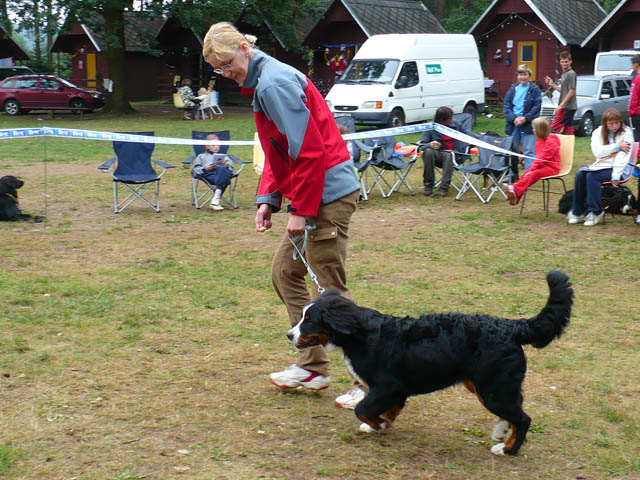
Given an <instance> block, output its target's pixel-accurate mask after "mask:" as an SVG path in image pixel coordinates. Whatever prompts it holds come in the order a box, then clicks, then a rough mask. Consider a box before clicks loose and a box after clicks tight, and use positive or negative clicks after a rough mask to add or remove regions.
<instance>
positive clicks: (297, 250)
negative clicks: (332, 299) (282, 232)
mask: <svg viewBox="0 0 640 480" xmlns="http://www.w3.org/2000/svg"><path fill="white" fill-rule="evenodd" d="M315 228H316V225H315V224H314V223H311V224H308V225H305V227H304V234H303V235H296V236H295V237H289V241H290V242H291V245H293V259H294V260H298V259H300V260H302V263H304V266H305V268H306V269H307V272H308V273H309V276H310V277H311V281H313V283H315V284H316V286H317V288H318V293H320V295H322V294H323V293H324V292H325V289H324V287H323V286H322V285H320V282H318V276H317V275H316V274H315V273H314V272H313V270H312V269H311V266H310V265H309V262H307V259H306V258H305V257H304V252H305V251H306V249H307V241H308V240H309V232H310V231H311V230H315Z"/></svg>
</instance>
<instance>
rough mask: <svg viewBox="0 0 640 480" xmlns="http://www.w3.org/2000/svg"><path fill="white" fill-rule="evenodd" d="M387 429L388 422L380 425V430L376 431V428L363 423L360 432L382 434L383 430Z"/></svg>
mask: <svg viewBox="0 0 640 480" xmlns="http://www.w3.org/2000/svg"><path fill="white" fill-rule="evenodd" d="M386 428H387V422H382V423H381V424H380V430H376V429H375V428H373V427H372V426H370V425H369V424H368V423H361V424H360V431H361V432H364V433H378V432H381V431H382V430H384V429H386Z"/></svg>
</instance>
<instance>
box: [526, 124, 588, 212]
mask: <svg viewBox="0 0 640 480" xmlns="http://www.w3.org/2000/svg"><path fill="white" fill-rule="evenodd" d="M554 135H557V136H558V138H559V139H560V171H559V172H558V173H557V174H556V175H551V176H549V177H543V178H541V179H540V182H541V183H542V190H541V191H542V206H543V208H544V210H545V212H546V213H547V217H548V216H549V203H550V200H551V180H560V182H562V189H563V190H564V191H563V192H562V195H563V194H565V193H567V186H566V184H565V183H564V178H563V177H565V176H567V175H568V174H569V172H571V168H572V167H573V147H574V145H575V142H576V138H575V137H574V136H573V135H561V134H559V133H556V134H554ZM526 200H527V190H525V192H524V195H522V201H521V205H520V215H522V211H523V210H524V203H525V202H526Z"/></svg>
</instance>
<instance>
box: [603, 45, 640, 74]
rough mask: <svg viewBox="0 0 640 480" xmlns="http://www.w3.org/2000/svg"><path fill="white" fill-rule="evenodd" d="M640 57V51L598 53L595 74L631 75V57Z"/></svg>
mask: <svg viewBox="0 0 640 480" xmlns="http://www.w3.org/2000/svg"><path fill="white" fill-rule="evenodd" d="M635 55H640V51H638V50H611V51H610V52H598V54H597V55H596V63H595V65H594V67H593V74H594V75H597V76H602V75H616V74H621V75H629V74H630V73H631V57H633V56H635Z"/></svg>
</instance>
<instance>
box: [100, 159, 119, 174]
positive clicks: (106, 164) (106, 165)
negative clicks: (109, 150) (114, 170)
mask: <svg viewBox="0 0 640 480" xmlns="http://www.w3.org/2000/svg"><path fill="white" fill-rule="evenodd" d="M115 161H116V157H111V158H110V159H109V160H107V161H106V162H104V163H102V164H100V165H98V170H100V171H101V172H105V173H106V172H108V171H109V169H110V168H111V166H112V165H113V164H114V162H115Z"/></svg>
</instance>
